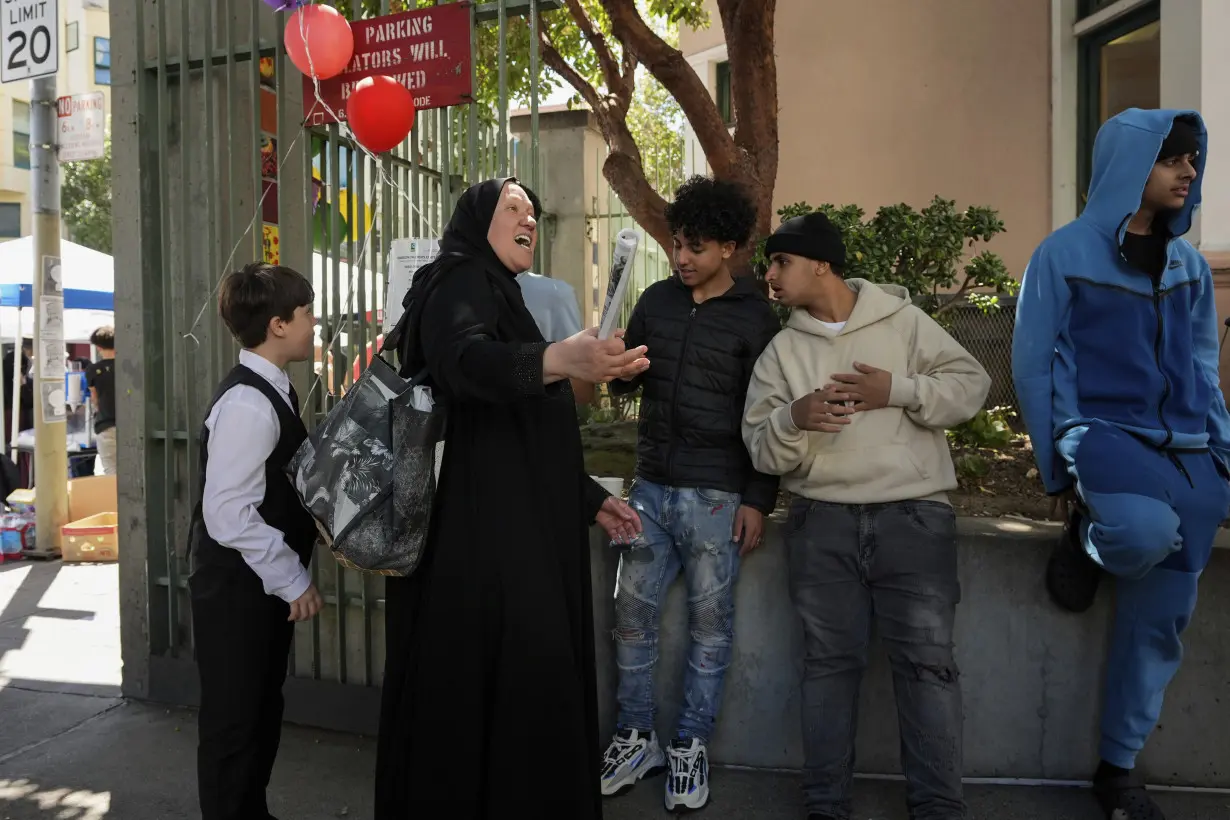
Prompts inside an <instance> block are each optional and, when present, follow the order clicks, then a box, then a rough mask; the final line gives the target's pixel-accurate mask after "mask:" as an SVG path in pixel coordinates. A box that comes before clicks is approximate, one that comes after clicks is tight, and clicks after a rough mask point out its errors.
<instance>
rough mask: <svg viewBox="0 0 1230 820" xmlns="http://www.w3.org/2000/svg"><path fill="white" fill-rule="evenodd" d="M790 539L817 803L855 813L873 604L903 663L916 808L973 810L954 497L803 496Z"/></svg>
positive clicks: (904, 749) (809, 787)
mask: <svg viewBox="0 0 1230 820" xmlns="http://www.w3.org/2000/svg"><path fill="white" fill-rule="evenodd" d="M786 546H787V549H788V550H789V563H790V595H791V598H792V600H793V601H794V605H795V608H796V609H797V610H798V613H799V617H800V618H802V621H803V631H804V639H805V650H804V659H803V669H804V671H803V752H804V772H803V793H804V797H805V799H806V803H807V810H808V811H809V812H814V813H819V814H823V815H826V816H831V817H833V818H836V820H847V818H849V817H850V787H851V779H852V776H853V773H854V736H855V732H856V728H857V725H858V692H859V684H860V683H861V681H862V677H863V670H864V669H865V668H866V666H867V651H868V645H869V644H870V641H871V625H872V619H873V616H874V618H875V622H876V624H877V626H878V629H879V634H880V639H881V641H882V642H883V643H884V645H885V647H886V648H887V650H888V657H889V661H890V663H891V665H892V670H893V688H894V691H895V693H896V696H897V721H898V726H899V729H900V733H901V768H902V771H903V773H904V774H905V777H906V780H907V783H908V788H907V796H908V802H909V808H910V817H911V820H954V819H955V818H963V817H965V816H966V815H965V803H964V801H963V799H962V790H961V766H962V759H961V753H962V752H961V746H962V738H961V733H962V723H963V720H962V712H961V687H960V683H959V682H958V670H957V666H956V664H955V663H954V661H953V657H952V632H953V619H954V616H955V614H956V607H957V603H958V601H960V599H961V587H960V582H959V581H958V579H957V538H956V517H955V516H954V514H953V511H952V508H951V507H949V506H947V505H946V504H940V503H937V502H931V501H902V502H897V503H892V504H862V505H855V504H827V503H823V502H818V501H808V500H806V499H798V500H796V501H795V502H794V503H793V504H792V505H791V507H790V516H789V519H788V521H787V524H786Z"/></svg>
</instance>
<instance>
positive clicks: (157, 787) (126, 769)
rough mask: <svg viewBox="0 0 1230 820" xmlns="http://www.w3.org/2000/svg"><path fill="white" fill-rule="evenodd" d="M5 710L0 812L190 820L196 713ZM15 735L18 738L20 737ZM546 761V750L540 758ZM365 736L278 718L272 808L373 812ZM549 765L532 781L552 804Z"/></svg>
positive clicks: (768, 802) (755, 798) (1057, 798)
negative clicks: (23, 715) (22, 715)
mask: <svg viewBox="0 0 1230 820" xmlns="http://www.w3.org/2000/svg"><path fill="white" fill-rule="evenodd" d="M11 710H17V711H19V712H24V711H26V710H30V713H31V714H41V715H44V716H50V715H53V714H54V715H58V716H59V718H60V719H58V720H56V721H54V722H48V723H43V722H41V721H29V720H24V721H19V724H20V725H21V726H23V727H24V728H21V729H19V730H17V731H14V730H13V729H12V728H11V727H10V726H9V723H10V722H9V721H8V720H7V719H6V720H3V721H0V723H3V724H4V725H5V730H4V731H3V732H2V733H0V743H2V744H3V748H4V752H3V753H0V818H6V820H28V819H29V820H33V818H72V819H73V820H112V819H113V818H119V819H120V820H181V818H182V820H188V818H195V817H198V816H199V815H198V814H197V813H196V810H195V809H196V793H195V783H194V772H193V766H194V762H193V761H194V747H195V742H196V727H195V715H194V714H193V713H192V712H190V711H187V710H166V709H160V708H156V707H151V706H146V705H140V704H126V703H118V702H116V701H114V700H110V699H106V698H98V697H90V696H81V695H69V694H62V693H54V694H49V693H38V692H17V691H11V690H9V689H7V688H6V689H5V690H3V691H0V714H3V715H4V716H5V717H7V716H8V715H9V714H10V712H11ZM23 741H24V742H23ZM546 757H547V758H548V759H549V757H550V756H549V755H547V756H546ZM374 763H375V744H374V742H373V741H372V740H371V739H368V738H358V737H351V736H346V735H336V734H331V733H327V732H321V731H316V730H310V729H304V728H301V727H293V726H288V727H287V728H286V732H285V734H284V736H283V743H282V752H281V754H280V756H279V758H278V765H277V769H276V771H275V773H274V779H273V783H272V785H271V787H270V808H271V810H272V811H273V812H274V814H275V815H277V816H278V817H281V818H284V820H290V818H294V819H295V820H327V819H329V820H331V819H332V818H363V820H366V819H367V818H370V817H371V811H372V800H371V781H372V768H373V765H374ZM550 783H551V776H550V773H549V772H546V771H544V773H543V779H542V788H543V790H544V791H543V805H544V807H546V806H549V805H550V800H551V798H550V794H549V791H548V790H549V789H550ZM904 801H905V797H904V793H903V790H902V787H901V786H900V784H898V783H885V782H877V781H866V780H862V781H859V784H858V800H857V802H856V811H855V814H854V817H856V818H858V820H905V818H906V812H905V806H904ZM969 802H970V817H971V818H978V820H983V819H984V818H985V820H991V819H992V818H993V819H994V820H1042V819H1043V818H1045V820H1097V819H1098V818H1099V817H1100V815H1099V812H1098V811H1097V809H1096V807H1095V806H1094V804H1093V802H1092V798H1091V797H1090V796H1089V794H1088V793H1087V792H1085V791H1082V790H1078V789H1036V788H1002V787H1000V788H992V787H975V786H971V787H970V788H969ZM1158 802H1159V803H1161V804H1162V806H1163V807H1164V808H1165V809H1166V811H1167V817H1168V818H1169V820H1225V818H1228V817H1230V797H1219V796H1201V795H1187V794H1176V793H1164V794H1161V795H1159V797H1158ZM659 816H660V817H666V816H667V815H666V813H665V811H664V810H663V808H662V779H661V778H657V779H656V780H654V781H652V782H650V783H646V784H643V785H641V786H639V787H638V788H637V789H635V790H633V792H632V793H631V794H629V795H627V796H625V797H621V798H617V799H615V800H612V801H609V802H608V803H607V811H606V818H607V820H639V818H646V817H659ZM704 817H705V818H706V820H801V818H802V817H803V814H802V808H801V804H800V800H799V795H798V787H797V781H796V779H795V777H794V776H793V775H788V774H773V773H763V772H746V771H727V770H717V771H715V772H714V793H713V802H712V803H711V804H710V807H709V808H708V809H706V811H705V812H704Z"/></svg>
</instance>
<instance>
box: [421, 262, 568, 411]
mask: <svg viewBox="0 0 1230 820" xmlns="http://www.w3.org/2000/svg"><path fill="white" fill-rule="evenodd" d="M500 309H501V308H500V303H499V300H498V298H497V296H496V294H495V291H494V289H493V288H492V285H491V283H490V282H489V281H488V280H487V273H486V272H485V271H483V270H482V269H481V268H477V267H472V266H463V267H458V268H456V269H453V270H450V271H449V272H448V273H447V274H445V275H444V277H443V278H442V280H441V281H440V283H439V284H438V285H436V287H435V288H434V290H433V291H432V293H431V295H430V296H429V297H428V299H427V303H426V304H425V305H424V309H423V319H422V323H421V326H420V330H419V338H420V341H421V343H422V351H423V358H424V359H425V360H426V362H427V370H428V372H429V373H430V374H431V378H432V382H433V384H435V385H437V386H438V387H439V388H440V389H441V390H442V391H443V392H444V394H445V395H446V396H448V397H449V398H452V399H454V400H458V401H476V402H488V403H493V404H495V403H501V402H509V401H516V400H518V399H523V398H526V397H530V396H543V395H545V394H546V386H545V385H544V384H543V370H542V368H543V364H542V357H543V353H544V352H545V351H546V349H547V346H548V343H547V342H528V343H518V342H503V341H499V340H498V339H497V338H496V335H497V334H496V325H497V322H498V321H499V316H500Z"/></svg>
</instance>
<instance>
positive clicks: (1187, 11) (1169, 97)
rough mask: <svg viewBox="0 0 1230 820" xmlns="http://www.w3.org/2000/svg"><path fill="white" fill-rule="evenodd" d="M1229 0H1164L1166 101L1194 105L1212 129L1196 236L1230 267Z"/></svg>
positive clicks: (1193, 237)
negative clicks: (1227, 86) (1227, 43)
mask: <svg viewBox="0 0 1230 820" xmlns="http://www.w3.org/2000/svg"><path fill="white" fill-rule="evenodd" d="M1228 40H1230V3H1227V2H1225V0H1163V2H1162V49H1161V50H1162V66H1161V70H1162V77H1161V104H1162V106H1163V107H1165V108H1194V109H1196V110H1198V111H1200V113H1201V115H1202V116H1203V117H1204V121H1205V124H1206V125H1207V127H1208V129H1209V164H1208V167H1207V168H1206V169H1205V178H1204V185H1203V190H1202V193H1203V202H1202V205H1201V210H1200V216H1199V220H1198V222H1197V223H1196V225H1195V226H1194V227H1193V231H1192V234H1191V236H1190V237H1189V238H1190V239H1191V240H1192V241H1193V242H1195V243H1197V246H1198V247H1199V248H1200V250H1202V251H1204V253H1205V255H1206V256H1209V257H1210V263H1214V267H1230V94H1227V92H1226V82H1227V78H1230V50H1227V49H1226V48H1225V43H1226V42H1227V41H1228Z"/></svg>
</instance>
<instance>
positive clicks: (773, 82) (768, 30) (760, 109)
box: [717, 0, 778, 186]
mask: <svg viewBox="0 0 1230 820" xmlns="http://www.w3.org/2000/svg"><path fill="white" fill-rule="evenodd" d="M717 5H718V13H719V15H720V16H721V19H722V30H723V33H724V34H725V40H726V51H727V57H728V59H729V60H730V66H731V69H732V70H731V72H730V96H731V102H732V103H733V105H734V110H735V112H736V121H735V145H736V146H738V148H739V149H741V150H742V151H745V152H746V153H747V154H748V155H749V156H750V157H751V158H752V160H753V163H754V164H755V166H756V173H757V176H759V177H760V178H761V181H763V182H765V183H767V184H768V185H770V186H772V185H773V184H774V182H775V181H776V177H777V161H778V126H777V113H778V112H777V59H776V56H775V55H774V53H773V34H774V30H773V26H774V20H775V17H776V9H777V3H776V2H775V0H717Z"/></svg>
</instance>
